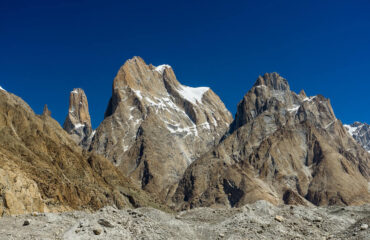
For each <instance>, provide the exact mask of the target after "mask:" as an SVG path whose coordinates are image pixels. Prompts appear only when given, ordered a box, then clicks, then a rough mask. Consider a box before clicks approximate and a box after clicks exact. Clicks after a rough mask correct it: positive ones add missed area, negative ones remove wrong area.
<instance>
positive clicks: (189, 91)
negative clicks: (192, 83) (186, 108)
mask: <svg viewBox="0 0 370 240" xmlns="http://www.w3.org/2000/svg"><path fill="white" fill-rule="evenodd" d="M208 90H209V87H198V88H192V87H188V86H184V85H182V86H181V88H180V89H179V90H178V92H179V93H180V94H181V96H182V97H183V98H185V99H186V100H188V101H189V102H191V103H193V104H197V102H198V103H202V98H203V94H204V93H206V92H207V91H208Z"/></svg>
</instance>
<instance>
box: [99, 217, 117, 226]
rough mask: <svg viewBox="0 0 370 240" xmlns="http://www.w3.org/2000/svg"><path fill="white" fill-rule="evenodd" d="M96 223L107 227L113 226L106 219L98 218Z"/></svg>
mask: <svg viewBox="0 0 370 240" xmlns="http://www.w3.org/2000/svg"><path fill="white" fill-rule="evenodd" d="M98 223H99V224H100V225H102V226H104V227H108V228H114V225H112V224H111V223H110V222H108V221H107V220H105V219H99V220H98Z"/></svg>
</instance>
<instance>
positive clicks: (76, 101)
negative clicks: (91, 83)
mask: <svg viewBox="0 0 370 240" xmlns="http://www.w3.org/2000/svg"><path fill="white" fill-rule="evenodd" d="M63 128H64V130H66V131H67V132H68V133H69V134H70V135H71V136H72V137H73V139H74V140H75V142H76V143H77V144H79V145H81V146H82V147H84V148H85V149H88V148H89V146H90V143H91V139H92V137H93V130H92V127H91V118H90V113H89V105H88V102H87V97H86V95H85V92H84V90H82V89H81V88H75V89H73V91H72V92H71V93H70V96H69V110H68V115H67V118H66V120H65V121H64V124H63Z"/></svg>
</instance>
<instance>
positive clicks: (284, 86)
mask: <svg viewBox="0 0 370 240" xmlns="http://www.w3.org/2000/svg"><path fill="white" fill-rule="evenodd" d="M257 86H266V87H268V88H270V89H274V90H281V91H286V90H290V87H289V84H288V81H287V80H286V79H284V78H283V77H281V76H280V75H279V74H278V73H276V72H273V73H265V74H264V75H263V76H259V77H258V78H257V80H256V83H255V84H254V87H257Z"/></svg>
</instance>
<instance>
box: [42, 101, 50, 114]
mask: <svg viewBox="0 0 370 240" xmlns="http://www.w3.org/2000/svg"><path fill="white" fill-rule="evenodd" d="M42 115H43V116H49V117H51V112H50V110H49V108H48V105H46V104H45V106H44V110H43V111H42Z"/></svg>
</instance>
